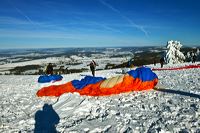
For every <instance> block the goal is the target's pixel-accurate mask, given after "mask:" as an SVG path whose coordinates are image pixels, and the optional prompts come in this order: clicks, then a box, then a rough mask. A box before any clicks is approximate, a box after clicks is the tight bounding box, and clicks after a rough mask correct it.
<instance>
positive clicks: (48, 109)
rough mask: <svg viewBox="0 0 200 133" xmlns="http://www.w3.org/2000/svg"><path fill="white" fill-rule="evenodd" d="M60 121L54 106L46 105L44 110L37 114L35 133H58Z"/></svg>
mask: <svg viewBox="0 0 200 133" xmlns="http://www.w3.org/2000/svg"><path fill="white" fill-rule="evenodd" d="M59 121H60V117H59V116H58V114H57V113H56V112H55V110H54V109H53V107H52V105H49V104H44V106H43V109H42V110H38V111H37V112H36V113H35V129H34V133H57V131H56V124H58V123H59Z"/></svg>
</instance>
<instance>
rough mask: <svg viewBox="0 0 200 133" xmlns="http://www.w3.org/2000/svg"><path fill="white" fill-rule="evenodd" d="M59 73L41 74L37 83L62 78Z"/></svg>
mask: <svg viewBox="0 0 200 133" xmlns="http://www.w3.org/2000/svg"><path fill="white" fill-rule="evenodd" d="M62 78H63V77H62V76H61V75H41V76H40V77H39V78H38V83H48V82H55V81H60V80H62Z"/></svg>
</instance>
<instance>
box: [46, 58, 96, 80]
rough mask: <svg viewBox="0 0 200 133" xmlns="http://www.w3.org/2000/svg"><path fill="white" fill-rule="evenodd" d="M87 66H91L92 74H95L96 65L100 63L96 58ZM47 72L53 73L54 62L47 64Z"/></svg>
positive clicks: (48, 73)
mask: <svg viewBox="0 0 200 133" xmlns="http://www.w3.org/2000/svg"><path fill="white" fill-rule="evenodd" d="M87 66H90V70H91V72H92V76H95V69H96V66H98V64H97V63H96V62H95V61H94V60H92V61H91V62H90V64H88V65H87ZM45 73H46V74H47V75H52V74H53V64H52V63H49V64H48V65H47V67H46V70H45Z"/></svg>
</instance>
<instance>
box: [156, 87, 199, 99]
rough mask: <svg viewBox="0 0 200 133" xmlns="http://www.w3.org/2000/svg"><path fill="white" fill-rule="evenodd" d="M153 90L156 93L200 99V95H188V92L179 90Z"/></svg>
mask: <svg viewBox="0 0 200 133" xmlns="http://www.w3.org/2000/svg"><path fill="white" fill-rule="evenodd" d="M155 90H156V91H161V92H167V93H173V94H179V95H183V96H189V97H193V98H199V99H200V95H198V94H194V93H190V92H185V91H179V90H171V89H155Z"/></svg>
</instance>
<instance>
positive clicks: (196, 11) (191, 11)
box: [0, 0, 200, 48]
mask: <svg viewBox="0 0 200 133" xmlns="http://www.w3.org/2000/svg"><path fill="white" fill-rule="evenodd" d="M171 39H172V40H179V41H181V43H182V44H183V45H188V46H192V45H193V46H194V45H197V46H199V45H200V1H199V0H1V4H0V48H44V47H45V48H46V47H47V48H51V47H118V46H152V45H155V46H164V45H165V44H166V42H167V41H168V40H171Z"/></svg>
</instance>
